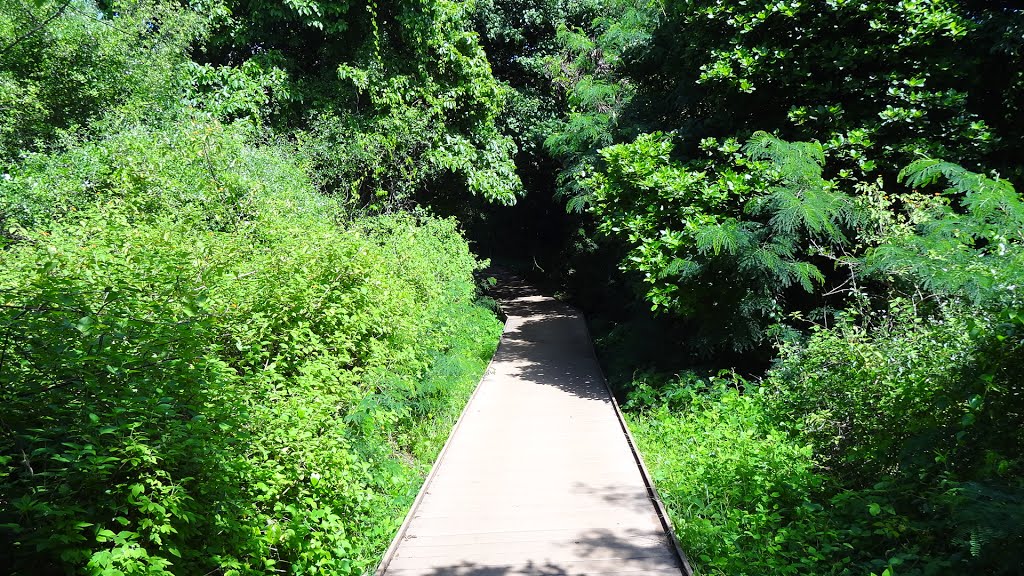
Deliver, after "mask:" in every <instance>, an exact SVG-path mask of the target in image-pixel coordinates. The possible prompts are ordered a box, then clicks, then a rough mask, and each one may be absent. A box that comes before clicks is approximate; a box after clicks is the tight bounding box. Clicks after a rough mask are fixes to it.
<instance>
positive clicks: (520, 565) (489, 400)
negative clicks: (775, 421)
mask: <svg viewBox="0 0 1024 576" xmlns="http://www.w3.org/2000/svg"><path fill="white" fill-rule="evenodd" d="M498 297H499V300H500V301H501V302H502V306H503V309H504V310H505V312H506V313H507V314H508V321H507V322H506V325H505V334H504V336H503V337H502V340H501V344H500V346H499V348H498V352H497V353H496V354H495V357H494V359H493V361H492V363H491V366H490V368H489V369H488V371H487V374H486V375H485V376H484V378H483V380H482V381H481V383H480V385H479V387H478V389H477V391H476V393H475V394H474V396H473V398H472V399H471V400H470V403H469V405H468V406H467V407H466V410H465V412H464V413H463V415H462V418H461V419H460V422H459V424H458V425H457V426H456V429H455V430H454V431H453V432H452V437H451V439H450V440H449V442H448V445H447V446H446V447H445V449H444V450H443V451H442V453H441V457H440V458H439V460H438V462H437V463H436V464H435V465H434V470H433V471H432V474H431V476H430V477H429V478H428V479H427V483H426V485H425V486H424V488H423V491H422V492H421V494H420V497H419V499H418V500H417V502H416V504H414V506H413V509H412V511H411V512H410V513H409V517H408V518H407V519H406V523H405V525H404V526H403V528H402V530H401V531H400V532H399V534H398V537H397V538H396V539H395V542H394V543H393V544H392V547H391V549H390V550H389V551H388V553H387V555H386V556H385V558H384V561H383V562H382V563H381V566H380V568H379V569H378V572H377V574H378V575H387V576H513V575H515V576H519V575H531V576H541V575H543V576H577V575H580V576H582V575H598V574H636V575H649V576H668V575H674V576H678V575H679V574H681V573H682V565H683V563H684V561H682V560H681V559H680V558H679V556H678V555H677V554H676V552H675V548H674V547H673V543H672V541H671V540H670V538H669V536H668V535H667V533H666V531H665V528H664V527H663V525H662V522H661V520H660V519H659V516H658V514H657V508H656V506H655V504H654V502H653V500H652V497H651V492H649V490H648V487H647V484H646V483H645V479H644V475H643V474H642V473H641V470H640V467H639V464H638V460H637V459H636V458H635V457H634V454H633V451H632V450H631V448H630V443H629V441H628V440H627V436H626V434H625V431H624V430H623V427H622V425H621V423H620V420H619V419H618V416H617V412H616V408H615V406H614V405H613V403H612V400H611V398H610V396H609V394H608V391H607V387H606V385H605V383H604V379H603V376H602V374H601V370H600V368H599V367H598V364H597V361H596V359H595V358H594V355H593V349H592V347H591V344H590V340H589V334H588V333H587V329H586V325H585V324H584V321H583V318H582V316H581V315H580V314H579V313H578V312H576V311H575V310H574V309H572V308H571V307H569V306H566V305H564V304H561V303H559V302H558V301H556V300H554V299H552V298H549V297H545V296H542V295H540V294H539V293H537V292H536V291H534V290H532V289H531V288H530V287H529V286H527V285H525V284H523V283H522V282H519V281H517V280H515V279H513V278H504V280H503V282H502V283H501V285H500V288H499V294H498Z"/></svg>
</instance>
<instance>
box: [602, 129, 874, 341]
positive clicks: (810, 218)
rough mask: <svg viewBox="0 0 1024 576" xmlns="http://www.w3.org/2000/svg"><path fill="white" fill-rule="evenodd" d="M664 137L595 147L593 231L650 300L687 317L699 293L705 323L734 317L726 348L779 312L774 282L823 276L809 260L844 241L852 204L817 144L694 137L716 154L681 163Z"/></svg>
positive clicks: (759, 137)
mask: <svg viewBox="0 0 1024 576" xmlns="http://www.w3.org/2000/svg"><path fill="white" fill-rule="evenodd" d="M672 147H673V144H672V141H671V139H669V138H668V137H666V136H663V135H658V134H653V135H644V136H641V137H639V138H637V139H636V140H635V141H634V142H632V143H630V144H620V145H616V146H611V147H608V148H605V149H604V150H602V151H601V159H602V160H603V161H604V164H603V166H602V168H601V169H600V170H598V171H597V172H596V173H595V174H594V175H593V176H591V177H590V178H589V179H588V180H587V181H586V183H587V185H588V186H589V187H591V188H592V189H593V190H594V195H593V205H592V211H593V213H594V214H595V215H596V216H597V217H598V218H599V222H600V228H599V229H600V230H601V231H602V232H604V233H605V234H608V235H610V236H612V237H615V238H617V239H619V240H620V241H622V242H623V243H625V244H626V245H627V246H629V248H630V249H631V250H630V252H629V254H628V256H627V258H626V260H624V261H623V262H622V268H623V269H625V270H628V271H635V272H639V273H640V274H642V277H643V278H644V281H645V283H646V284H647V285H648V286H649V290H648V293H647V298H648V300H649V301H650V302H651V304H652V307H653V308H654V309H665V310H667V311H671V312H674V313H676V314H681V315H685V316H688V317H690V318H698V317H701V316H703V315H704V314H705V313H706V312H707V302H708V301H711V302H712V308H713V311H711V312H710V313H709V321H710V318H712V317H713V318H716V319H717V321H719V322H721V321H725V322H732V323H734V324H735V325H736V326H744V328H742V329H739V328H735V327H734V330H736V331H735V332H733V334H732V336H731V338H732V346H734V347H736V348H740V349H742V348H745V347H747V346H752V345H755V344H756V343H758V342H759V340H760V338H762V337H763V335H764V333H765V332H764V331H765V330H766V329H767V327H768V326H769V325H770V324H774V323H776V322H778V321H779V320H780V316H779V311H780V310H781V309H782V307H783V298H784V296H783V293H784V291H785V289H787V288H788V287H790V286H793V285H798V286H800V287H801V288H803V289H804V290H805V291H807V292H812V291H814V290H815V289H816V287H818V286H821V285H822V284H824V282H825V274H824V273H823V272H822V271H821V270H820V269H819V268H818V267H817V265H816V264H815V263H814V262H812V260H811V258H812V257H813V256H816V255H820V254H822V253H832V252H833V251H836V250H839V249H841V247H842V246H844V245H845V244H846V243H847V239H846V234H847V232H846V231H847V230H848V229H849V228H850V227H851V226H853V225H854V224H855V223H856V222H857V221H858V218H859V215H858V210H857V209H856V207H855V205H854V202H853V201H852V199H851V198H850V197H848V196H846V195H845V194H843V193H841V192H839V191H837V190H836V189H835V186H834V185H833V184H832V183H830V182H827V181H825V180H824V179H823V177H822V165H823V164H824V159H825V157H824V153H823V151H822V148H821V146H820V145H818V144H815V143H803V142H797V143H789V142H784V141H782V140H779V139H777V138H775V137H772V136H770V135H768V134H765V133H758V134H755V135H754V136H753V137H752V138H751V140H750V141H749V142H748V143H747V145H746V146H743V147H742V149H741V147H740V146H738V145H737V144H736V143H735V142H729V141H727V142H724V143H722V144H721V145H720V146H719V145H718V143H717V142H713V141H709V142H706V143H705V147H706V148H709V149H714V148H719V149H720V150H721V151H720V152H716V154H719V156H717V157H716V158H715V160H713V161H695V162H691V163H689V164H685V165H684V164H681V163H679V162H677V161H675V160H673V159H672V158H671V153H672ZM723 164H724V165H725V166H723ZM725 303H729V306H727V307H726V306H723V309H719V310H715V309H714V308H715V307H717V306H719V304H723V305H724V304H725ZM708 345H709V346H712V347H713V346H715V345H716V344H714V343H709V344H708Z"/></svg>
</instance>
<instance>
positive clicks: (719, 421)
mask: <svg viewBox="0 0 1024 576" xmlns="http://www.w3.org/2000/svg"><path fill="white" fill-rule="evenodd" d="M741 382H742V381H741V380H735V381H730V379H728V378H718V377H715V378H712V379H711V380H710V382H708V381H703V380H702V379H700V378H697V377H695V376H693V375H684V377H683V378H681V379H680V380H678V381H673V382H671V383H668V384H666V385H663V386H662V387H661V388H659V389H658V390H657V391H655V390H653V389H651V388H649V387H646V386H640V387H639V388H638V389H637V390H636V391H634V392H633V393H632V394H631V396H630V397H631V402H630V405H628V406H631V407H633V408H638V407H640V406H647V407H648V408H646V409H643V410H641V411H639V412H633V413H631V414H629V415H628V421H629V424H630V428H631V430H632V431H633V433H634V435H635V436H636V440H637V443H638V445H639V448H640V450H641V451H642V452H643V453H644V455H645V461H646V463H647V465H648V466H649V467H650V470H651V474H652V476H653V479H654V482H655V484H656V485H657V488H658V491H659V494H660V495H661V497H662V499H663V500H664V502H665V505H666V507H667V508H668V512H669V516H670V517H671V519H672V523H673V525H674V526H675V532H676V535H677V536H678V537H679V540H680V542H681V545H682V547H683V549H684V550H685V551H686V552H687V554H688V555H689V556H690V558H691V560H692V561H693V562H694V563H695V565H696V567H697V569H698V571H699V573H701V574H729V575H736V576H740V575H745V574H746V575H755V574H829V573H838V570H840V568H841V566H833V565H832V562H833V561H834V560H835V558H837V557H841V552H842V551H843V550H844V548H843V547H842V541H841V540H840V538H839V535H838V533H837V532H836V531H835V529H834V528H832V527H831V525H830V524H831V523H830V521H829V519H828V516H827V513H826V512H825V511H824V509H823V508H822V506H821V505H820V504H819V503H818V502H819V501H820V496H819V494H820V492H821V488H822V485H823V484H824V482H825V478H824V476H823V475H822V474H821V473H820V472H819V471H818V470H817V469H816V467H815V461H814V458H813V456H812V450H811V447H810V446H809V445H807V444H805V443H803V442H800V441H798V440H795V439H793V438H792V437H791V436H790V435H789V434H787V433H786V432H785V431H784V430H782V429H780V428H779V427H778V425H776V424H773V423H772V421H771V420H770V419H769V418H768V415H767V414H766V413H765V409H764V406H763V403H762V402H761V400H760V398H759V397H758V396H757V395H744V394H741V393H740V392H739V390H737V388H735V387H734V386H737V385H739V384H740V383H741Z"/></svg>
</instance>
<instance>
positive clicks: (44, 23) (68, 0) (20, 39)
mask: <svg viewBox="0 0 1024 576" xmlns="http://www.w3.org/2000/svg"><path fill="white" fill-rule="evenodd" d="M70 4H71V0H66V1H65V2H64V4H62V5H61V7H60V8H58V9H57V11H56V12H54V13H53V14H52V15H50V17H49V18H47V19H46V20H43V21H42V22H40V23H39V24H37V25H36V27H35V28H32V29H31V30H29V31H28V32H26V33H24V34H22V35H21V36H19V37H18V38H17V39H16V40H15V41H14V42H11V43H10V44H8V45H7V46H6V47H5V48H4V49H3V50H0V56H3V55H4V54H6V53H7V51H9V50H11V49H12V48H14V47H15V46H17V45H18V44H21V43H22V42H23V41H25V40H27V39H28V38H30V37H31V36H32V35H33V34H35V33H36V32H39V31H40V30H42V29H43V28H45V27H46V26H47V25H48V24H49V23H50V22H53V21H54V20H56V19H57V18H59V17H60V15H61V14H63V13H64V11H65V10H67V8H68V6H69V5H70Z"/></svg>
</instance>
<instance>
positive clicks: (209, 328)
mask: <svg viewBox="0 0 1024 576" xmlns="http://www.w3.org/2000/svg"><path fill="white" fill-rule="evenodd" d="M179 128H181V129H179ZM184 128H186V127H175V128H172V129H169V130H153V129H148V128H143V127H136V128H134V129H132V130H128V131H123V132H121V133H120V134H118V135H117V136H114V137H110V138H107V139H101V140H97V141H94V142H92V143H88V144H82V145H77V146H74V147H72V148H70V149H69V150H68V151H67V152H64V153H60V154H56V155H53V156H38V157H34V158H30V159H28V161H27V162H25V163H24V165H23V166H22V167H21V168H20V170H18V171H16V172H14V173H13V174H12V175H11V177H10V179H9V180H6V181H5V182H3V183H0V199H2V205H0V208H2V211H3V215H4V217H5V232H6V233H7V236H6V240H5V242H6V247H5V249H4V250H3V251H0V259H2V265H0V299H2V309H0V379H2V385H0V402H2V403H3V405H4V407H5V408H4V410H3V415H2V416H0V470H2V475H0V504H2V505H0V572H4V573H10V574H33V575H39V574H63V573H68V572H75V573H85V574H105V575H106V574H111V575H116V574H208V573H219V574H225V575H232V574H266V573H270V572H277V571H281V570H283V571H286V572H288V573H292V574H313V573H321V574H363V573H365V572H367V571H368V570H372V569H373V567H374V565H375V563H376V562H377V560H378V559H379V557H380V554H381V553H382V552H383V550H384V548H385V547H386V546H387V544H388V542H389V540H390V539H391V537H392V536H393V534H394V532H395V530H396V529H397V527H398V525H399V523H400V522H401V519H402V517H403V516H404V514H405V512H406V510H407V508H408V506H409V505H410V504H411V502H412V499H413V497H414V496H415V493H416V491H417V490H418V488H419V485H420V483H421V482H422V479H423V477H424V475H425V471H426V469H427V468H428V467H429V464H430V463H431V462H432V460H433V459H434V457H436V454H437V452H438V451H439V449H440V446H441V444H442V443H443V441H444V438H445V436H446V435H447V432H448V430H449V429H450V427H451V423H452V421H453V420H454V418H455V417H456V416H457V414H458V412H459V411H460V409H461V407H462V405H463V404H464V402H465V400H466V398H467V397H468V394H469V392H470V391H471V389H472V388H473V385H474V384H475V383H476V381H477V379H478V378H479V376H480V374H481V373H482V372H483V368H484V366H485V365H486V363H487V361H488V360H489V358H490V356H491V354H492V353H493V351H494V348H495V345H496V342H497V338H498V336H499V334H500V323H499V322H498V321H497V320H496V319H495V317H494V315H493V313H492V312H491V311H490V310H488V309H486V308H484V307H481V306H480V305H478V304H477V293H476V286H475V284H474V281H473V277H472V273H473V272H474V271H475V270H476V269H477V268H478V267H479V263H478V262H477V261H476V260H475V259H474V258H473V256H472V255H471V254H470V252H469V249H468V246H467V244H466V242H465V241H464V240H463V239H462V237H461V235H460V233H459V230H458V227H457V225H456V223H455V222H454V221H452V220H445V219H438V218H435V217H431V216H428V215H426V214H418V215H416V214H404V215H392V216H377V217H363V218H357V219H355V220H350V219H349V218H348V217H346V218H342V216H343V215H342V214H340V213H339V212H338V209H337V208H336V206H335V204H334V203H333V202H332V200H331V199H330V198H327V197H324V196H321V195H319V194H318V193H317V192H315V191H314V189H313V187H312V185H311V184H310V182H309V180H308V178H306V176H305V174H304V173H303V171H302V170H300V169H299V168H298V167H297V166H295V165H294V164H292V163H291V161H290V160H289V158H290V153H289V150H288V149H287V148H286V147H285V146H283V145H282V146H272V145H262V146H261V145H255V144H252V143H251V141H250V138H249V137H248V133H247V129H246V128H245V126H244V125H237V126H223V125H220V124H218V123H216V122H205V121H199V120H197V121H195V122H193V124H191V125H190V126H188V127H187V128H188V129H184ZM342 221H344V222H348V223H347V224H345V225H340V224H339V222H342ZM40 559H46V560H45V561H41V560H40Z"/></svg>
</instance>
